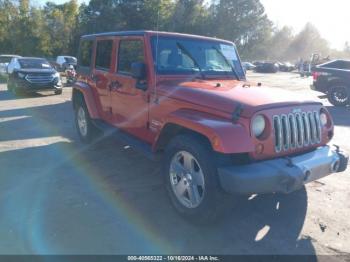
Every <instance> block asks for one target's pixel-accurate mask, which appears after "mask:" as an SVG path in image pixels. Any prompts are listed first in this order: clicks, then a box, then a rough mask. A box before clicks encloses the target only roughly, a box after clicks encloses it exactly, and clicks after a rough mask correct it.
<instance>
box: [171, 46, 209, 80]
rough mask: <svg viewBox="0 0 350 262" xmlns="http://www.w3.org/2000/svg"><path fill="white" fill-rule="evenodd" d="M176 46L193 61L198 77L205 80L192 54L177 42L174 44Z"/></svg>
mask: <svg viewBox="0 0 350 262" xmlns="http://www.w3.org/2000/svg"><path fill="white" fill-rule="evenodd" d="M176 46H177V47H178V48H179V49H180V50H181V51H182V52H183V53H184V54H185V55H187V56H188V57H189V58H190V59H191V60H192V61H193V63H194V65H195V66H196V67H197V68H198V69H199V73H200V75H201V76H202V78H203V79H205V75H204V73H203V70H202V68H201V67H200V65H199V64H198V62H197V60H196V59H195V58H194V57H193V56H192V54H191V53H190V52H189V51H188V50H187V49H186V48H185V47H184V46H183V45H182V44H180V43H179V42H176Z"/></svg>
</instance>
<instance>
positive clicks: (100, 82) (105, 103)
mask: <svg viewBox="0 0 350 262" xmlns="http://www.w3.org/2000/svg"><path fill="white" fill-rule="evenodd" d="M95 46H96V48H95V49H96V51H95V59H94V63H93V70H92V76H91V79H92V82H93V86H94V90H95V93H96V98H97V101H98V103H99V108H100V109H101V112H100V113H101V114H102V117H103V119H104V120H106V121H110V117H111V112H112V108H111V96H110V83H111V77H112V75H113V72H114V70H115V68H114V64H115V63H114V62H115V59H114V57H115V43H114V38H113V37H106V38H97V39H96V43H95Z"/></svg>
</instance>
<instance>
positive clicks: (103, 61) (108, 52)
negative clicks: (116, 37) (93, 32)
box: [95, 40, 113, 71]
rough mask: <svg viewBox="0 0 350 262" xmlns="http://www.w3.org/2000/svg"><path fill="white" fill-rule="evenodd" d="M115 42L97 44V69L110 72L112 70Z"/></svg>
mask: <svg viewBox="0 0 350 262" xmlns="http://www.w3.org/2000/svg"><path fill="white" fill-rule="evenodd" d="M112 48H113V40H101V41H98V42H97V47H96V59H95V68H96V69H100V70H106V71H108V70H109V69H110V68H111V56H112Z"/></svg>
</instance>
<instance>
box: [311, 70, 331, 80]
mask: <svg viewBox="0 0 350 262" xmlns="http://www.w3.org/2000/svg"><path fill="white" fill-rule="evenodd" d="M328 75H329V73H326V72H312V78H313V80H314V81H317V79H318V78H319V77H320V76H328Z"/></svg>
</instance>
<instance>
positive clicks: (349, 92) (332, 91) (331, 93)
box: [328, 83, 350, 106]
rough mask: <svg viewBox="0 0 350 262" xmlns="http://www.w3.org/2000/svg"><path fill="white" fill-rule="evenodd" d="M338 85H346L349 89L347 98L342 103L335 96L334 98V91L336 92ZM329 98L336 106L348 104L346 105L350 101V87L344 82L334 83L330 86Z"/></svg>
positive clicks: (347, 89)
mask: <svg viewBox="0 0 350 262" xmlns="http://www.w3.org/2000/svg"><path fill="white" fill-rule="evenodd" d="M338 87H344V88H345V89H346V91H347V100H346V101H345V102H342V103H341V102H339V101H336V100H334V98H333V93H334V91H335V89H336V88H338ZM328 100H329V102H330V103H331V104H332V105H334V106H346V105H348V104H349V103H350V89H349V87H347V86H346V85H345V84H343V83H337V84H333V85H332V86H331V87H330V89H329V92H328Z"/></svg>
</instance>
